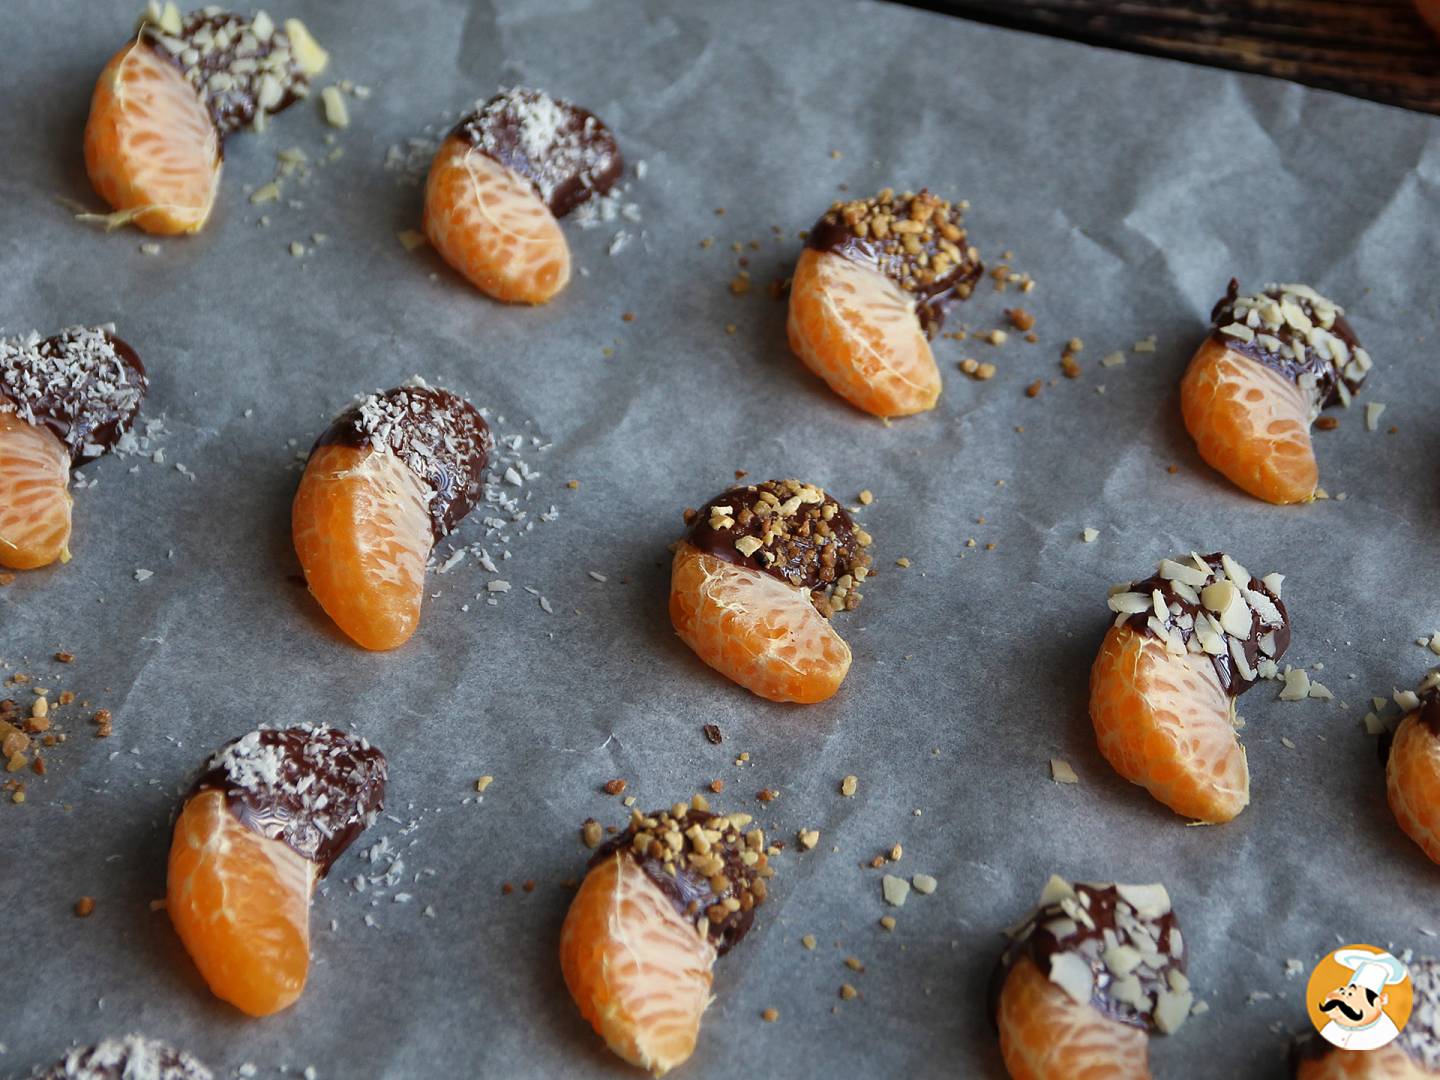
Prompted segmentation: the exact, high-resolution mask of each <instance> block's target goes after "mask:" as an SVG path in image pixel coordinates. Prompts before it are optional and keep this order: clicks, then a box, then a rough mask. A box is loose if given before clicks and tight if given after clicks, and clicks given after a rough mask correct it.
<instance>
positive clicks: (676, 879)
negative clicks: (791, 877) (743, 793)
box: [588, 809, 764, 956]
mask: <svg viewBox="0 0 1440 1080" xmlns="http://www.w3.org/2000/svg"><path fill="white" fill-rule="evenodd" d="M658 813H659V812H658V811H657V814H658ZM652 816H655V815H652ZM724 820H725V815H723V814H711V813H708V812H706V811H703V810H693V809H692V810H690V811H689V812H688V814H687V815H686V817H685V821H684V823H683V828H685V829H688V828H689V827H690V826H691V825H699V826H701V827H702V828H706V827H710V826H709V823H710V822H712V821H719V822H721V823H722V825H723V823H724ZM637 831H639V829H638V828H637V826H636V824H635V822H634V821H632V822H631V823H630V826H629V827H628V828H627V829H626V830H625V831H624V832H622V833H620V834H619V835H618V836H614V837H612V838H611V839H610V840H608V841H606V842H605V843H604V844H602V845H601V846H600V847H599V848H598V849H597V850H596V852H595V854H594V856H593V857H591V859H590V862H589V864H588V865H589V866H591V867H594V866H598V865H599V864H600V863H602V862H604V861H605V860H606V859H608V858H610V857H611V856H612V855H616V854H618V855H619V856H620V857H621V858H625V859H634V860H635V862H636V863H638V864H639V866H640V868H641V869H642V870H644V871H645V876H646V877H648V878H649V879H650V880H651V881H653V882H654V883H655V886H656V888H658V889H659V890H660V891H661V892H662V893H664V894H665V896H666V898H668V899H669V901H670V903H671V904H672V905H673V906H674V908H675V910H676V911H677V912H679V914H680V915H681V916H682V917H684V918H685V919H687V920H688V921H690V922H692V923H693V922H695V920H697V919H699V918H703V917H704V916H705V911H706V909H707V908H709V907H710V905H711V904H715V903H718V902H721V901H723V900H725V898H726V897H729V896H736V895H738V893H739V890H737V889H736V887H735V885H736V883H739V884H741V885H743V886H744V887H745V888H746V889H751V890H753V889H755V886H756V881H757V875H756V873H755V870H754V869H753V868H752V867H749V866H746V865H745V863H744V862H743V861H742V858H741V854H740V853H741V848H742V846H743V842H742V844H729V843H721V844H718V845H716V847H715V849H716V850H718V851H719V852H720V856H721V858H722V859H723V860H724V861H725V876H726V878H728V879H729V880H730V882H731V886H730V888H728V889H726V890H725V891H724V892H723V893H720V894H718V895H717V894H716V893H715V892H714V891H713V890H712V889H711V888H710V882H709V880H708V879H707V878H705V877H704V876H703V875H701V874H699V873H697V872H696V871H695V870H694V869H693V868H691V867H690V866H688V865H685V864H684V863H683V861H680V862H676V863H675V868H676V870H675V874H674V875H673V876H672V875H671V874H670V873H668V872H667V871H666V869H665V863H664V860H662V859H659V858H655V857H653V856H652V855H649V854H646V855H641V854H640V853H639V852H637V851H636V850H635V847H634V840H635V834H636V832H637ZM762 889H763V886H762ZM761 895H762V896H763V895H764V894H763V892H762V893H761ZM756 906H758V901H757V905H756ZM754 922H755V907H753V906H752V907H749V908H741V909H740V910H739V911H735V912H732V913H731V914H730V915H729V917H727V918H726V919H725V920H724V921H722V922H719V923H715V922H711V921H709V920H707V921H706V925H707V927H708V928H709V934H710V941H711V943H712V944H713V945H714V946H715V952H716V954H717V955H719V956H724V955H725V954H726V953H727V952H729V951H730V950H731V949H733V948H734V947H735V946H736V945H738V944H739V943H740V940H741V939H742V938H744V936H745V935H746V934H748V933H749V932H750V927H751V926H752V925H753V924H754Z"/></svg>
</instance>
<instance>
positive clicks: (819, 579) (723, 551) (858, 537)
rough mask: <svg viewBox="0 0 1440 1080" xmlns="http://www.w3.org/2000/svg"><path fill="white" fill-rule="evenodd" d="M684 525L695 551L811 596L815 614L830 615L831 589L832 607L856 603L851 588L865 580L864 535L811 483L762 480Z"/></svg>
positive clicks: (734, 490)
mask: <svg viewBox="0 0 1440 1080" xmlns="http://www.w3.org/2000/svg"><path fill="white" fill-rule="evenodd" d="M687 521H688V522H689V524H690V531H689V533H688V534H687V536H686V539H687V540H689V542H690V543H691V544H692V545H694V546H695V547H696V548H698V549H699V550H701V551H703V552H706V553H707V554H710V555H714V556H715V557H716V558H718V559H724V560H725V561H726V562H730V563H734V564H735V565H736V566H744V567H748V568H749V569H751V570H759V571H761V572H762V573H766V574H769V575H771V576H772V577H776V578H779V579H780V580H781V581H784V582H786V583H787V584H790V585H797V586H799V587H801V588H804V589H808V590H810V591H811V593H812V594H814V599H816V602H817V606H819V607H820V608H821V612H822V614H826V615H829V614H830V613H831V612H830V611H829V610H826V607H827V605H828V604H829V602H830V601H835V600H836V596H835V593H836V592H837V590H839V591H840V596H839V600H838V602H837V603H835V604H834V605H833V606H836V607H841V606H844V607H854V606H855V604H857V603H858V602H859V595H858V592H855V589H856V586H857V585H858V584H859V583H860V582H862V581H864V580H865V577H866V576H867V575H868V573H869V568H870V555H869V553H868V552H867V551H866V547H867V546H868V545H869V543H870V536H869V534H868V533H866V532H865V530H864V529H861V528H858V527H857V526H856V525H855V523H854V521H852V520H851V518H850V515H849V514H848V513H846V512H845V508H844V507H843V506H841V505H840V504H839V503H837V502H836V501H835V500H834V499H832V498H831V497H830V496H829V495H827V494H825V492H823V491H822V490H821V489H820V488H818V487H815V486H814V485H812V484H802V483H800V481H798V480H767V481H765V482H764V483H761V484H750V485H747V486H744V487H735V488H731V489H730V490H729V491H727V492H725V493H724V494H722V495H717V496H716V497H715V498H713V499H711V500H710V501H709V502H708V503H706V504H705V505H704V506H703V507H701V509H700V511H699V513H697V514H695V515H694V516H693V517H691V516H689V514H688V513H687ZM847 579H848V580H847ZM851 595H854V597H855V600H854V602H853V603H851V602H848V601H849V597H850V596H851ZM822 599H823V600H826V604H821V603H820V601H821V600H822Z"/></svg>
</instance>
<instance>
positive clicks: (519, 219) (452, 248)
mask: <svg viewBox="0 0 1440 1080" xmlns="http://www.w3.org/2000/svg"><path fill="white" fill-rule="evenodd" d="M425 235H426V236H428V237H429V238H430V243H432V244H433V245H434V246H435V250H436V251H438V252H439V253H440V256H441V258H443V259H444V260H445V261H446V262H447V263H449V264H450V265H451V266H453V267H454V268H455V269H456V270H458V271H459V272H460V273H461V274H463V275H464V276H465V278H466V280H468V281H469V282H470V283H471V284H472V285H474V286H475V287H476V288H477V289H479V290H480V291H481V292H483V293H485V294H486V295H488V296H493V297H494V298H495V299H497V300H504V301H508V302H511V303H522V304H543V303H545V302H546V301H547V300H549V299H551V297H553V296H555V294H556V293H558V292H560V290H561V289H563V288H565V286H566V285H567V284H568V283H569V281H570V247H569V245H568V244H567V243H566V241H565V234H564V233H563V232H562V231H561V229H560V223H559V222H558V221H557V220H556V219H555V215H554V214H552V213H551V212H550V208H549V207H548V206H546V205H545V203H544V202H543V201H542V200H541V198H540V196H539V195H538V194H537V193H536V191H535V189H534V187H533V186H532V185H531V183H530V182H529V181H528V180H526V179H525V178H524V177H522V176H520V175H519V174H518V173H516V172H514V171H513V170H511V169H508V168H506V167H505V166H504V165H502V164H500V163H499V162H498V161H496V160H495V159H494V158H492V157H490V156H489V155H487V154H485V153H483V152H481V151H480V150H479V149H478V148H477V147H475V146H473V145H471V144H470V143H469V142H467V141H466V140H464V139H462V138H459V137H458V136H455V135H451V136H450V137H449V138H447V139H446V140H445V141H444V142H443V143H442V144H441V145H440V149H439V150H438V151H437V152H436V154H435V159H434V161H433V162H431V164H430V175H429V177H428V178H427V180H426V182H425Z"/></svg>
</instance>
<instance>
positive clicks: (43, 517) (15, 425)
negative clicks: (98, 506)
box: [0, 399, 71, 570]
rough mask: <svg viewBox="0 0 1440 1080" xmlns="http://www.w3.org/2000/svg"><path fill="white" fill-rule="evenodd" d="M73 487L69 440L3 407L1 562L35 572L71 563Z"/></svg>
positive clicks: (0, 432) (0, 442)
mask: <svg viewBox="0 0 1440 1080" xmlns="http://www.w3.org/2000/svg"><path fill="white" fill-rule="evenodd" d="M0 401H3V399H0ZM69 487H70V452H69V450H68V449H66V447H65V444H64V443H62V442H61V441H60V440H59V439H58V438H56V437H55V435H53V434H52V433H51V432H50V431H49V430H48V429H46V428H44V427H39V426H35V425H32V424H27V423H26V422H25V421H23V420H20V419H18V418H17V417H16V416H15V415H14V414H13V413H9V412H3V411H0V566H3V567H7V568H9V569H11V570H33V569H36V568H38V567H41V566H48V565H50V564H51V563H53V562H55V561H56V560H57V559H59V560H60V561H62V562H68V561H69V559H70V551H69V547H68V545H69V541H70V502H71V499H70V491H69Z"/></svg>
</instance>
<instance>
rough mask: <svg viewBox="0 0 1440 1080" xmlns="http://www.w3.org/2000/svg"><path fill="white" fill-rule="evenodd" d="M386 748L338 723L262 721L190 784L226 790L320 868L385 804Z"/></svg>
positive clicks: (230, 799) (242, 812)
mask: <svg viewBox="0 0 1440 1080" xmlns="http://www.w3.org/2000/svg"><path fill="white" fill-rule="evenodd" d="M388 772H389V766H388V764H387V762H386V761H385V755H384V754H382V753H380V751H379V750H377V749H375V748H374V747H372V746H371V745H370V744H369V743H368V742H366V741H365V740H363V739H357V738H354V737H352V736H350V735H347V734H345V733H344V732H343V731H339V730H337V729H335V728H332V727H325V726H323V725H322V726H319V727H311V726H308V725H306V726H299V727H291V728H283V729H282V728H260V729H259V730H258V731H253V732H251V733H250V734H249V735H246V736H244V737H242V738H240V739H237V740H236V741H235V742H233V743H231V744H230V745H229V746H227V747H226V748H225V749H224V750H222V751H220V753H218V754H216V755H215V756H214V757H213V758H212V759H211V760H210V762H209V763H208V765H207V766H206V771H205V772H204V773H203V774H202V775H201V776H200V778H199V779H198V780H196V781H195V784H194V786H193V787H192V788H191V789H190V795H189V796H187V799H188V798H191V797H193V796H195V795H197V794H199V793H200V792H202V791H221V792H224V794H225V799H226V803H227V805H228V806H229V807H230V810H231V812H233V813H234V815H235V817H236V819H237V820H238V821H239V822H240V823H241V824H242V825H244V826H245V827H246V828H247V829H250V830H251V831H252V832H257V833H259V834H260V835H261V836H266V837H269V838H271V839H278V840H283V841H284V842H285V843H286V844H287V845H289V846H290V847H291V848H293V849H294V850H295V851H296V852H298V853H299V854H300V855H303V856H304V857H305V858H307V859H309V860H311V861H312V862H314V863H317V864H318V865H319V867H320V876H321V877H324V876H325V875H326V874H328V873H329V872H330V867H331V866H332V865H333V864H334V862H335V860H336V859H338V858H339V857H340V856H341V855H342V854H344V853H345V850H346V848H348V847H349V846H350V845H351V844H352V843H354V842H355V839H356V837H358V836H359V835H360V834H361V833H362V832H364V831H365V829H367V828H368V827H369V826H370V824H371V823H372V822H373V821H374V820H375V817H376V815H377V814H378V813H379V812H380V810H381V809H382V808H383V807H384V805H385V779H386V776H387V774H388Z"/></svg>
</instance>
